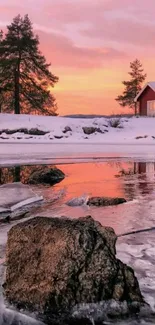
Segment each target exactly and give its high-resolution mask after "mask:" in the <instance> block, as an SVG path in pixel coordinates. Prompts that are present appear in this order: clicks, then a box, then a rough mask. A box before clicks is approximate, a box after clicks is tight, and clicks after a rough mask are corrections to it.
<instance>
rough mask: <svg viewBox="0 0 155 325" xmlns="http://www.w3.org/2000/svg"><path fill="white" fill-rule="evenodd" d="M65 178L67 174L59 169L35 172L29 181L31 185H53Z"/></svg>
mask: <svg viewBox="0 0 155 325" xmlns="http://www.w3.org/2000/svg"><path fill="white" fill-rule="evenodd" d="M64 178H65V174H64V173H63V172H62V171H61V170H60V169H58V168H56V167H53V168H48V167H45V168H43V169H39V170H36V171H35V172H33V173H32V174H31V175H30V177H29V180H28V183H29V184H40V183H42V184H49V185H53V184H56V183H59V182H61V181H62V180H63V179H64Z"/></svg>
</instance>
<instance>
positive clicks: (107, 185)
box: [0, 159, 155, 325]
mask: <svg viewBox="0 0 155 325" xmlns="http://www.w3.org/2000/svg"><path fill="white" fill-rule="evenodd" d="M57 167H60V169H61V170H62V171H63V172H64V173H65V175H66V178H65V179H64V180H63V181H62V182H60V183H58V184H55V185H54V186H43V185H38V186H34V185H33V186H32V185H31V187H32V189H33V190H34V191H35V192H36V193H37V194H39V195H40V194H41V195H43V196H44V199H45V201H44V203H43V204H42V205H41V206H40V207H39V208H37V207H35V208H34V209H32V211H31V216H35V215H42V216H47V217H53V216H59V217H61V216H64V215H65V216H69V217H71V218H75V217H80V216H85V215H92V216H93V217H94V219H95V220H98V221H100V222H101V224H102V225H105V226H111V227H113V228H114V229H115V231H116V233H117V234H118V235H120V234H124V233H126V232H128V231H134V230H137V229H145V228H152V227H154V226H155V163H154V162H153V161H150V162H144V161H139V162H137V161H133V160H132V159H131V160H128V161H120V160H119V161H117V160H110V161H105V162H89V163H75V164H61V166H57ZM37 168H44V167H43V166H36V165H35V166H12V167H10V168H7V167H4V168H3V167H2V168H1V169H0V184H6V183H9V182H17V181H18V182H19V181H20V182H22V183H24V184H27V182H28V179H29V176H30V174H31V173H32V172H33V171H34V170H36V169H37ZM89 196H109V197H115V196H117V197H124V198H126V200H127V201H128V202H127V203H125V204H122V205H119V206H117V207H105V208H102V207H88V206H87V205H86V204H84V205H82V206H68V205H67V204H66V203H67V202H68V201H69V200H71V199H73V198H75V197H78V198H79V202H80V198H81V197H84V198H87V197H89ZM17 222H21V221H12V222H11V224H3V225H1V226H0V265H1V267H0V279H1V281H2V274H1V273H2V270H3V264H4V261H5V245H6V240H7V231H8V230H9V229H10V228H11V227H12V225H14V224H16V223H17ZM117 254H118V257H119V258H120V259H121V260H122V261H124V262H125V263H128V264H129V265H130V266H132V267H133V268H134V270H135V272H136V275H137V277H138V280H139V283H140V287H141V290H142V293H143V295H144V297H145V299H146V300H147V301H148V302H149V303H150V304H151V307H152V309H153V310H154V309H155V231H154V230H150V231H147V232H142V233H138V234H133V235H130V236H125V237H119V239H118V241H117ZM153 322H155V320H153ZM129 323H130V325H131V324H137V323H134V321H133V320H132V321H130V322H129ZM115 324H116V322H115ZM125 324H127V322H125ZM139 324H152V320H151V319H149V320H147V321H146V320H143V319H140V320H139Z"/></svg>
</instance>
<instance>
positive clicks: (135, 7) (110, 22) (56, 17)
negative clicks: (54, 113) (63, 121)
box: [0, 0, 155, 115]
mask: <svg viewBox="0 0 155 325" xmlns="http://www.w3.org/2000/svg"><path fill="white" fill-rule="evenodd" d="M154 12H155V0H147V1H146V0H21V1H19V0H0V29H3V28H5V26H6V25H8V24H10V23H11V21H12V19H13V18H14V17H15V16H16V15H18V14H21V15H25V14H28V15H29V17H30V19H31V20H32V22H33V27H34V32H35V33H36V34H37V35H39V37H40V49H41V51H42V53H43V54H44V55H45V56H46V58H47V61H48V62H50V63H51V71H52V72H53V73H54V74H55V75H57V76H58V77H59V82H58V84H57V85H56V86H55V88H54V89H53V93H54V95H55V97H56V99H57V103H58V112H59V114H60V115H65V114H113V113H123V112H126V111H127V109H126V108H122V107H120V106H119V104H118V103H117V102H116V101H115V98H116V97H117V95H120V94H121V93H122V90H123V86H122V81H123V80H126V79H127V78H128V74H127V73H128V71H129V65H130V62H131V61H133V60H134V59H135V58H138V59H140V60H141V62H142V64H143V67H144V70H145V72H146V73H147V81H154V80H155V44H154V40H155V19H154Z"/></svg>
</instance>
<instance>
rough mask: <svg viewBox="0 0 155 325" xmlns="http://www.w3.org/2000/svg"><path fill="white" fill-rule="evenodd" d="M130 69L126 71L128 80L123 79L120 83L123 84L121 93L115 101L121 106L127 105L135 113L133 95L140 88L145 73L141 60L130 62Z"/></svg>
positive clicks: (135, 94)
mask: <svg viewBox="0 0 155 325" xmlns="http://www.w3.org/2000/svg"><path fill="white" fill-rule="evenodd" d="M130 69H131V71H130V72H128V74H129V75H130V77H131V78H130V80H129V81H123V82H122V84H123V85H124V86H125V89H124V91H123V94H122V95H120V96H118V97H117V98H116V101H118V102H119V104H120V105H121V106H123V107H125V106H128V107H130V108H133V109H134V110H135V115H136V114H137V104H136V103H135V102H134V99H135V97H136V96H137V94H138V93H139V91H140V90H141V89H142V84H143V82H144V80H145V79H146V76H147V75H146V74H145V73H144V69H143V66H142V64H141V62H140V61H139V60H138V59H136V60H134V61H133V62H130Z"/></svg>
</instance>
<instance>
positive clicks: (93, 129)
mask: <svg viewBox="0 0 155 325" xmlns="http://www.w3.org/2000/svg"><path fill="white" fill-rule="evenodd" d="M82 129H83V132H84V133H85V134H88V135H89V134H93V133H95V132H99V133H104V131H102V130H101V129H100V128H96V127H93V126H84V127H83V128H82Z"/></svg>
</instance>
